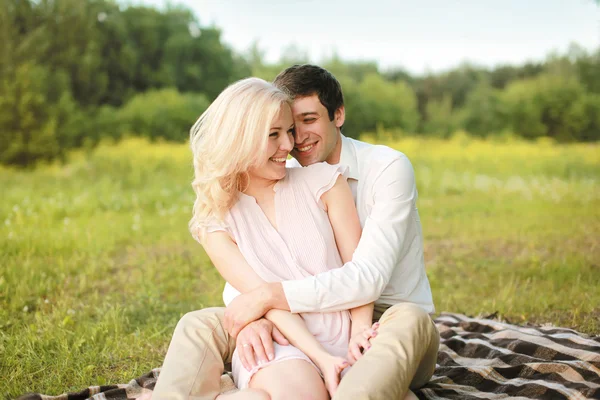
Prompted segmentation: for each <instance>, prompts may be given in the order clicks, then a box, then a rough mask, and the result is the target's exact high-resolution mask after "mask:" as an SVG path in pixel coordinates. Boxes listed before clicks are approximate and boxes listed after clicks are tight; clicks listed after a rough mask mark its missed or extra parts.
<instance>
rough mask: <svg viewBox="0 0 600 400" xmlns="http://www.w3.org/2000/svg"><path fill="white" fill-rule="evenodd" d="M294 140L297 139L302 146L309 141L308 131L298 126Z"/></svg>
mask: <svg viewBox="0 0 600 400" xmlns="http://www.w3.org/2000/svg"><path fill="white" fill-rule="evenodd" d="M294 139H296V143H298V144H302V143H304V141H305V140H306V139H308V131H307V130H306V129H304V128H303V127H301V126H296V133H295V134H294Z"/></svg>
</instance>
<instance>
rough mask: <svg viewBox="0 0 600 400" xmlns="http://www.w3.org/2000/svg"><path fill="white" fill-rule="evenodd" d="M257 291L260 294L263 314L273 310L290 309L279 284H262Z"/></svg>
mask: <svg viewBox="0 0 600 400" xmlns="http://www.w3.org/2000/svg"><path fill="white" fill-rule="evenodd" d="M258 290H259V292H260V296H261V302H262V304H263V307H264V312H265V313H266V312H267V311H269V310H272V309H274V308H276V309H279V310H288V311H289V309H290V307H289V305H288V302H287V299H286V298H285V293H284V291H283V286H282V285H281V282H269V283H264V284H263V285H261V286H260V287H259V289H258Z"/></svg>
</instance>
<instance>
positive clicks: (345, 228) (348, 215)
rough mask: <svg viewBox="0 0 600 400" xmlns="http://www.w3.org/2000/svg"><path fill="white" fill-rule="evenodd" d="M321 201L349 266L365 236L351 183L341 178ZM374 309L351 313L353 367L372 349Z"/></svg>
mask: <svg viewBox="0 0 600 400" xmlns="http://www.w3.org/2000/svg"><path fill="white" fill-rule="evenodd" d="M321 199H322V200H323V203H324V204H325V207H326V208H327V212H328V215H329V221H330V222H331V226H332V228H333V233H334V235H335V241H336V243H337V246H338V250H339V252H340V256H341V257H342V261H343V262H344V263H346V262H348V261H350V260H352V255H353V254H354V250H356V247H357V246H358V242H359V240H360V236H361V233H362V229H361V227H360V220H359V218H358V212H357V211H356V206H355V205H354V199H353V197H352V191H351V189H350V186H349V185H348V183H347V181H346V180H345V179H344V178H343V177H341V176H340V177H339V178H338V179H337V181H336V183H335V185H334V186H333V188H331V189H330V190H329V191H328V192H327V193H325V194H323V196H321ZM373 307H374V303H368V304H365V305H363V306H360V307H356V308H353V309H351V310H350V315H351V316H352V328H351V333H350V338H351V339H350V343H349V345H348V355H347V358H348V360H349V361H350V364H354V363H355V362H356V360H358V359H359V358H360V357H361V356H362V353H363V352H364V351H365V350H368V349H369V348H370V346H371V344H370V342H369V339H370V338H371V337H374V336H376V335H377V332H376V331H375V329H373V326H372V320H373Z"/></svg>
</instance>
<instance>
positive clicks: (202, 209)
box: [159, 78, 376, 399]
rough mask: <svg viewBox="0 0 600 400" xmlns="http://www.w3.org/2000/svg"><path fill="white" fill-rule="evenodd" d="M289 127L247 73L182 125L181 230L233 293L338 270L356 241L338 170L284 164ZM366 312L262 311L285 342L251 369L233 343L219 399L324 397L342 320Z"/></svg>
mask: <svg viewBox="0 0 600 400" xmlns="http://www.w3.org/2000/svg"><path fill="white" fill-rule="evenodd" d="M293 132H294V121H293V118H292V113H291V109H290V104H289V99H288V97H287V96H286V95H285V94H284V93H283V92H282V91H280V90H279V89H277V88H276V87H274V86H273V85H271V84H270V83H267V82H265V81H263V80H261V79H257V78H248V79H245V80H242V81H239V82H237V83H235V84H233V85H231V86H229V87H228V88H227V89H225V90H224V91H223V92H222V93H221V94H220V95H219V97H218V98H217V99H216V100H215V101H214V102H213V103H212V104H211V106H210V107H209V108H208V109H207V110H206V112H204V114H202V116H201V117H200V118H199V120H198V121H197V122H196V124H195V125H194V127H193V128H192V131H191V147H192V151H193V155H194V170H195V179H194V182H193V188H194V191H195V192H196V195H197V198H196V201H195V204H194V208H193V218H192V219H191V221H190V231H191V233H192V235H193V236H194V237H195V238H196V239H197V240H198V241H199V242H200V243H201V244H202V245H203V246H204V248H205V250H206V252H207V254H208V255H209V257H210V259H211V260H212V262H213V264H214V265H215V267H216V268H217V269H218V271H219V273H220V274H221V275H222V276H223V278H224V279H225V280H226V281H227V282H229V283H230V284H231V285H232V286H233V287H234V288H235V289H237V290H238V291H239V292H241V293H244V292H248V291H250V290H252V289H254V288H256V287H257V286H259V285H261V284H262V283H264V282H265V281H267V282H275V281H283V280H290V279H302V278H304V277H306V276H309V275H315V274H318V273H320V272H323V271H325V270H327V268H328V267H329V268H331V267H332V266H334V267H340V266H342V265H343V263H344V262H347V261H349V260H350V259H351V258H352V253H353V252H354V250H355V248H356V246H357V244H358V241H359V239H360V235H361V228H360V222H359V219H358V215H357V212H356V208H355V205H354V201H353V197H352V193H351V190H350V187H349V185H348V183H347V182H346V179H345V177H344V176H343V174H344V171H345V168H344V167H339V166H332V165H329V164H327V163H317V164H314V165H311V166H308V167H304V168H286V158H287V156H288V154H289V152H290V151H291V150H292V148H293V144H294V138H293ZM372 314H373V305H372V304H368V305H365V306H362V307H358V308H355V309H352V310H350V311H340V312H329V313H308V314H302V315H297V314H291V313H290V312H287V311H281V310H271V311H269V313H268V314H267V315H266V318H267V319H269V320H271V321H272V322H273V323H274V324H275V326H276V327H277V328H278V329H279V330H280V331H281V332H282V333H283V334H284V335H285V336H286V338H287V339H288V340H289V341H290V343H291V344H292V345H290V346H279V345H277V344H275V355H274V358H273V359H272V360H270V361H268V362H266V363H263V364H262V365H259V366H258V367H255V368H253V369H246V367H245V366H244V364H246V363H244V362H242V360H241V358H240V354H239V352H240V351H244V349H239V348H238V349H236V351H235V353H234V355H233V359H232V369H233V375H234V381H235V383H236V385H237V386H238V388H240V389H242V391H240V392H237V393H234V394H230V395H221V396H220V397H219V398H228V399H232V398H236V397H239V398H252V396H254V397H255V398H273V399H275V398H286V399H294V398H298V399H300V398H303V399H304V398H312V399H327V398H328V397H329V395H333V393H334V392H335V389H336V387H337V384H338V383H339V379H340V375H341V372H342V371H343V370H344V369H345V368H346V367H347V366H348V363H347V361H346V360H345V359H344V357H345V356H346V354H347V351H348V346H349V342H350V340H351V336H352V335H351V333H354V332H352V328H351V320H352V321H354V322H355V323H357V324H359V323H360V324H361V325H362V324H368V325H369V326H370V325H371V320H372ZM371 333H372V334H376V333H375V332H374V331H373V332H371ZM368 338H369V335H368V334H365V333H364V332H360V333H357V334H355V335H354V337H353V339H352V340H353V341H356V342H360V343H361V346H362V347H363V348H368V347H369V346H370V345H369V342H368ZM159 384H160V379H159Z"/></svg>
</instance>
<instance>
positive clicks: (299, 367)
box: [250, 359, 329, 400]
mask: <svg viewBox="0 0 600 400" xmlns="http://www.w3.org/2000/svg"><path fill="white" fill-rule="evenodd" d="M250 387H251V388H253V389H262V390H264V391H265V392H267V393H268V395H269V396H270V398H271V400H301V399H302V400H304V399H311V400H328V399H329V393H328V392H327V389H326V388H325V384H324V383H323V378H321V375H319V372H318V371H317V369H316V368H315V367H314V366H312V365H311V364H310V363H309V362H308V361H305V360H299V359H296V360H286V361H280V362H278V363H275V364H272V365H269V366H268V367H266V368H263V369H261V370H260V371H258V372H257V373H256V374H255V375H254V376H253V377H252V380H251V381H250Z"/></svg>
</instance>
